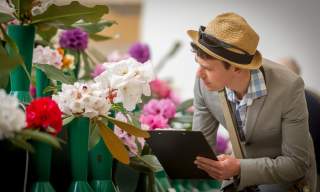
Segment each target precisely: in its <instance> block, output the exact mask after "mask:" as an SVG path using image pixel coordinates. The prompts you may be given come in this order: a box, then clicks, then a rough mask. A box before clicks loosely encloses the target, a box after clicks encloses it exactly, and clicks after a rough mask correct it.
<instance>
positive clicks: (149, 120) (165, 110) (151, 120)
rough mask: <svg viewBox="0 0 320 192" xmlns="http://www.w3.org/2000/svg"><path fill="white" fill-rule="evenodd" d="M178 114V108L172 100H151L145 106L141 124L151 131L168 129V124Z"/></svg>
mask: <svg viewBox="0 0 320 192" xmlns="http://www.w3.org/2000/svg"><path fill="white" fill-rule="evenodd" d="M175 114H176V106H175V104H174V103H173V102H172V100H170V99H161V100H156V99H152V100H150V101H149V102H148V103H147V104H146V105H144V106H143V112H142V114H141V116H140V122H141V123H142V124H144V125H147V126H148V127H149V129H151V130H153V129H156V128H167V127H168V122H169V120H170V119H171V118H173V117H174V116H175Z"/></svg>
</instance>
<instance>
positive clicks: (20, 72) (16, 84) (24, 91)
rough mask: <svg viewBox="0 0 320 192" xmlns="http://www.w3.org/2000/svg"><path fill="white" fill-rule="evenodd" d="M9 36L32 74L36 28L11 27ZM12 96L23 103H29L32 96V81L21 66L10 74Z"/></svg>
mask: <svg viewBox="0 0 320 192" xmlns="http://www.w3.org/2000/svg"><path fill="white" fill-rule="evenodd" d="M7 32H8V36H10V37H11V38H12V39H13V40H14V41H15V43H16V45H17V47H18V49H19V52H20V54H21V56H22V59H23V60H24V63H25V65H26V68H27V71H28V72H29V74H30V72H31V67H32V55H33V48H34V37H35V27H34V26H33V25H26V26H22V25H9V26H8V29H7ZM8 52H9V54H12V50H11V48H8ZM10 84H11V89H10V94H11V95H15V96H17V97H18V99H19V100H20V101H21V102H22V103H29V102H30V101H31V95H30V93H29V86H30V80H29V78H28V76H27V74H26V72H25V71H24V69H23V68H22V67H21V66H20V65H19V66H18V67H16V68H15V69H14V70H13V71H11V73H10Z"/></svg>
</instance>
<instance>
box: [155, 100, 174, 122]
mask: <svg viewBox="0 0 320 192" xmlns="http://www.w3.org/2000/svg"><path fill="white" fill-rule="evenodd" d="M159 107H160V108H161V109H162V116H163V117H164V118H167V119H171V118H172V117H174V116H175V114H176V105H175V104H174V103H173V101H171V100H170V99H161V100H160V101H159Z"/></svg>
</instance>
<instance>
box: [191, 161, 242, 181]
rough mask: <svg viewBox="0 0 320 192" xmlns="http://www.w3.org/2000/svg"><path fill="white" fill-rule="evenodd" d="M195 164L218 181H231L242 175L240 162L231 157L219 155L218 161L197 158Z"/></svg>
mask: <svg viewBox="0 0 320 192" xmlns="http://www.w3.org/2000/svg"><path fill="white" fill-rule="evenodd" d="M194 163H195V164H196V165H197V166H198V168H200V169H202V170H204V171H205V172H207V173H208V175H209V176H210V177H213V178H214V179H217V180H225V179H229V178H231V177H233V176H236V175H239V174H240V160H239V159H236V158H234V157H231V156H229V155H219V156H218V161H215V160H212V159H208V158H205V157H197V159H196V160H195V161H194Z"/></svg>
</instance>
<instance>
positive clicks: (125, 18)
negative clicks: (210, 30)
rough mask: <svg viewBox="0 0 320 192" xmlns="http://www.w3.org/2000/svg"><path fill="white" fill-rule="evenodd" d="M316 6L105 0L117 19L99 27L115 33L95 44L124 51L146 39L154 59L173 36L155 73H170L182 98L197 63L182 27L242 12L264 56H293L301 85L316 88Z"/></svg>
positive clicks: (246, 0)
mask: <svg viewBox="0 0 320 192" xmlns="http://www.w3.org/2000/svg"><path fill="white" fill-rule="evenodd" d="M319 8H320V1H319V0H307V1H300V0H281V1H257V0H237V1H227V0H225V1H221V0H188V1H185V0H174V1H172V0H161V1H159V0H145V1H143V0H110V14H108V15H107V16H106V17H107V18H108V19H113V20H116V21H117V23H118V25H115V26H113V27H111V28H108V29H106V30H105V31H104V32H102V33H104V34H106V35H110V36H111V35H116V36H117V37H118V38H115V39H113V40H110V41H107V42H101V43H96V46H97V47H98V49H99V50H100V51H101V52H103V53H106V52H107V53H108V52H110V51H114V50H115V49H117V50H118V51H119V52H126V50H127V48H128V47H129V46H130V45H132V43H134V42H138V41H139V42H142V43H146V44H148V45H149V47H150V50H151V59H152V61H153V63H154V64H155V65H156V64H157V63H159V62H160V60H161V59H162V58H163V57H164V55H166V54H167V52H168V51H169V50H170V49H171V48H172V47H173V46H174V44H175V42H180V43H181V47H180V49H179V50H178V51H177V52H176V54H175V55H174V57H172V58H171V59H170V60H169V61H168V62H167V63H166V65H165V66H164V67H163V68H162V70H161V71H160V72H159V74H158V76H159V77H160V78H162V79H170V80H171V82H172V85H173V86H174V87H175V89H177V92H179V94H180V97H181V98H182V99H186V98H190V97H192V96H193V82H194V77H195V71H196V68H197V65H196V63H195V62H194V58H193V54H191V51H190V50H191V49H190V45H189V44H190V40H189V38H188V36H187V35H186V30H188V29H196V30H197V29H198V27H199V25H207V23H208V22H209V21H210V20H212V19H213V18H214V17H215V16H216V15H218V14H220V13H223V12H228V11H233V12H236V13H238V14H240V15H242V16H243V17H244V18H246V20H247V22H248V23H249V24H250V25H251V26H252V27H253V28H254V29H255V30H256V32H257V33H258V34H259V35H260V43H259V47H258V49H259V50H260V51H261V53H262V54H263V56H264V57H266V58H268V59H271V60H278V59H279V58H282V57H293V58H295V59H296V61H297V62H298V63H299V65H300V67H301V69H302V77H303V79H304V80H305V84H306V86H307V87H310V88H312V89H314V90H317V91H319V90H320V84H319V80H320V78H319V75H318V73H319V72H320V64H319V60H318V55H319V54H318V50H320V38H319V37H318V36H319V34H320V20H319V18H320V12H319V11H318V10H319Z"/></svg>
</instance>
